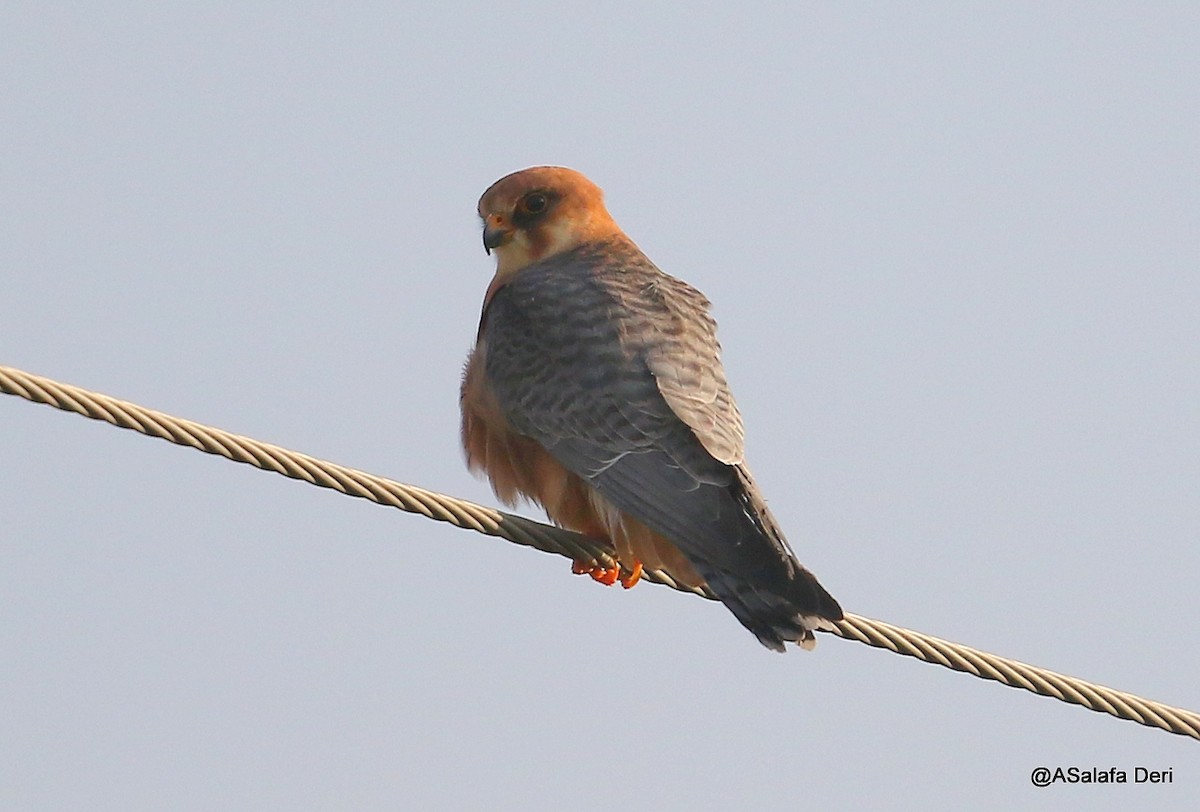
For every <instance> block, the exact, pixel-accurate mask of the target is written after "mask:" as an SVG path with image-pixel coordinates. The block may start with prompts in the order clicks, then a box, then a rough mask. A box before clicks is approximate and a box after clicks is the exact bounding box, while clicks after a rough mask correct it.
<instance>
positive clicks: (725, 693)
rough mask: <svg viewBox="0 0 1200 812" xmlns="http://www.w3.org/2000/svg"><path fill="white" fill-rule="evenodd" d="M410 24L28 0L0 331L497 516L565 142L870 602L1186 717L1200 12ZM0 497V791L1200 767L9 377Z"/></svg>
mask: <svg viewBox="0 0 1200 812" xmlns="http://www.w3.org/2000/svg"><path fill="white" fill-rule="evenodd" d="M411 5H412V7H405V6H404V4H376V5H370V4H359V5H357V6H356V7H355V8H354V9H353V10H342V11H332V10H330V9H329V8H328V7H325V6H321V5H316V4H314V5H312V6H309V7H300V6H298V5H296V4H277V5H267V4H260V5H258V6H256V7H255V8H254V9H248V8H246V7H245V6H244V5H240V4H229V5H227V6H224V7H218V6H215V5H211V4H210V5H209V6H206V7H205V8H198V7H194V6H193V7H177V6H175V5H174V4H171V7H170V8H167V7H166V6H164V7H162V8H148V7H145V6H141V5H135V4H129V5H122V4H110V5H109V6H108V7H106V8H105V7H101V6H99V5H98V4H97V5H94V7H92V8H91V9H90V10H81V9H78V8H76V9H74V10H72V9H69V8H64V7H60V6H51V5H49V4H34V3H12V4H6V5H5V7H4V9H3V10H0V30H3V31H4V32H5V33H4V34H3V37H2V39H0V122H2V124H3V126H0V190H2V192H0V301H3V303H4V307H3V311H2V312H0V363H3V364H9V365H13V366H17V367H20V368H23V369H27V370H29V371H32V372H36V373H39V374H44V375H47V376H50V377H53V378H58V379H60V380H64V381H68V382H71V383H75V384H78V385H81V386H86V387H90V388H94V389H97V390H100V391H103V392H107V393H109V394H112V395H115V396H118V397H121V398H123V399H127V400H132V401H135V402H138V403H140V404H143V405H146V406H149V407H152V408H157V409H161V410H163V411H167V412H171V413H174V414H178V415H181V416H184V417H188V418H191V419H195V420H199V421H202V422H208V423H211V424H214V425H218V426H221V427H222V428H226V429H229V430H231V431H235V432H238V433H242V434H248V435H251V436H254V437H257V438H260V439H263V440H267V441H270V442H275V443H278V444H281V445H285V446H288V447H292V448H296V449H299V450H303V451H305V452H307V453H311V454H315V455H318V456H323V457H327V458H330V459H333V460H336V461H338V462H341V463H344V464H347V465H351V466H354V467H357V468H361V469H365V470H369V471H372V472H375V473H379V474H383V475H386V476H390V477H393V478H395V479H399V480H401V481H405V482H410V483H413V484H417V485H421V486H423V487H427V488H432V489H436V490H442V491H446V492H449V493H453V494H456V495H460V496H464V497H467V498H472V499H475V500H477V501H481V502H485V503H488V504H494V499H493V498H492V497H491V494H490V492H489V491H488V488H487V486H486V485H485V484H484V483H481V482H478V481H476V480H474V479H472V478H471V477H470V476H469V475H468V474H467V472H466V471H465V468H464V466H463V464H462V460H461V455H460V452H459V449H458V413H457V387H458V380H459V374H460V371H461V364H462V361H463V359H464V357H465V354H466V352H467V349H468V348H469V346H470V344H471V341H472V338H473V336H474V330H475V325H476V320H477V317H478V309H479V303H480V301H481V298H482V295H483V291H484V289H485V287H486V285H487V282H488V279H489V278H490V275H491V264H490V261H489V260H488V258H487V257H485V256H484V254H483V251H482V247H481V245H480V240H479V233H478V224H477V222H476V219H475V215H474V206H475V203H476V200H477V198H478V196H479V194H480V192H482V191H483V189H484V188H486V186H487V185H488V184H490V183H491V182H492V181H493V180H495V179H496V178H498V177H500V176H501V175H503V174H506V173H507V172H510V171H512V170H515V169H519V168H521V167H524V166H528V165H531V164H539V163H558V164H566V165H569V166H572V167H575V168H577V169H579V170H581V171H583V172H585V173H586V174H588V175H589V176H590V177H592V178H593V179H594V180H595V181H596V182H597V183H599V184H600V185H601V186H603V187H604V188H605V190H606V191H607V194H608V202H609V206H610V209H611V210H612V212H613V214H614V216H615V217H616V219H617V221H618V222H619V223H621V224H622V225H623V226H624V228H625V230H626V231H627V232H628V233H629V234H630V235H631V236H632V237H633V238H634V239H635V240H636V241H637V242H638V243H639V244H640V245H641V246H642V248H643V249H644V250H645V251H646V252H647V253H648V254H649V255H650V257H651V258H652V259H654V260H655V262H657V263H658V264H659V265H660V267H662V268H663V269H664V270H665V271H667V272H669V273H672V274H675V275H677V276H681V277H683V278H685V279H687V280H688V281H689V282H691V283H693V284H694V285H696V286H697V287H699V288H700V289H702V290H703V291H705V293H707V294H708V296H709V297H710V298H711V299H712V300H713V301H714V303H715V314H716V316H717V318H718V321H719V323H720V325H721V332H720V336H721V339H722V342H723V344H724V347H725V361H726V368H727V371H728V373H729V377H730V380H731V383H732V385H733V387H734V391H735V393H736V394H737V397H738V400H739V403H740V405H741V408H742V412H743V414H744V416H745V419H746V424H747V445H748V458H749V461H750V464H751V465H752V466H753V468H754V470H755V473H756V476H757V478H758V480H759V484H760V485H761V486H762V488H763V490H764V492H765V494H766V495H767V497H768V498H769V499H770V501H771V507H772V510H773V511H774V512H775V514H776V515H777V517H778V518H779V520H780V521H781V522H782V523H783V526H784V528H785V529H786V531H787V533H788V535H789V538H790V539H791V541H792V544H793V546H794V547H795V548H796V550H797V552H798V554H799V557H800V558H801V560H802V561H804V563H805V564H806V565H808V566H809V567H810V568H811V569H812V570H813V571H814V572H815V573H816V574H817V575H818V577H819V578H820V579H821V581H822V583H823V584H825V586H827V587H828V588H829V590H830V591H831V592H832V593H833V594H834V595H835V596H836V597H837V598H838V599H839V600H840V601H841V602H842V604H843V606H844V607H845V608H846V609H847V610H848V611H852V612H855V613H858V614H864V615H868V616H872V617H877V618H880V619H883V620H887V621H889V622H893V623H897V624H900V625H904V626H908V627H911V628H915V629H919V630H921V631H925V632H928V633H931V634H936V635H938V636H941V637H946V638H949V639H952V640H957V641H960V642H963V643H967V644H970V645H973V646H976V647H979V648H983V649H986V650H989V651H994V652H996V653H1000V654H1004V655H1006V656H1010V657H1014V658H1017V659H1020V660H1024V661H1027V662H1031V663H1035V664H1038V665H1042V666H1045V667H1048V668H1052V669H1055V670H1058V671H1061V672H1064V673H1068V674H1073V675H1076V676H1080V677H1083V678H1086V679H1090V680H1093V681H1097V682H1101V683H1104V684H1107V685H1111V686H1113V687H1117V688H1120V689H1123V690H1127V691H1131V692H1133V693H1137V694H1141V695H1143V696H1147V697H1150V698H1153V699H1158V700H1161V701H1165V702H1169V703H1172V704H1177V705H1182V706H1184V707H1190V708H1193V709H1200V689H1198V688H1197V678H1196V675H1197V671H1198V668H1197V666H1200V656H1198V655H1197V649H1198V643H1200V640H1198V639H1197V632H1196V622H1195V618H1196V616H1197V614H1198V613H1200V602H1198V600H1197V592H1196V586H1195V582H1196V573H1197V571H1198V570H1200V544H1198V542H1200V375H1198V374H1197V368H1198V366H1200V318H1198V317H1197V313H1198V312H1200V275H1198V269H1200V236H1198V235H1200V228H1198V226H1200V149H1198V148H1197V147H1198V145H1200V109H1198V108H1200V89H1198V87H1197V85H1198V82H1197V77H1198V68H1200V50H1198V49H1197V46H1196V43H1197V42H1200V6H1196V5H1195V4H1186V3H1180V4H1155V5H1154V6H1150V5H1145V4H1127V5H1118V4H1077V5H1069V4H1055V6H1054V7H1049V5H1050V4H1042V3H1027V4H1017V3H1006V4H996V5H994V6H983V5H978V4H949V3H946V4H925V5H923V6H920V7H914V6H912V5H911V4H903V5H901V4H893V5H892V6H890V7H882V6H879V5H872V6H867V5H860V6H851V5H850V4H840V3H839V4H834V3H827V4H803V5H801V4H772V5H770V6H769V7H766V8H763V9H759V10H755V11H752V12H751V11H733V10H732V9H725V10H711V9H709V10H706V9H702V8H698V7H697V6H695V5H694V4H678V5H666V4H664V5H662V6H661V7H657V8H656V9H654V10H651V9H649V8H646V7H645V6H647V5H648V4H629V5H624V6H614V7H607V6H606V7H603V8H601V7H599V6H592V7H589V8H588V9H587V10H584V11H578V10H574V9H570V8H568V7H567V6H566V4H513V5H510V6H497V5H496V4H482V3H481V4H460V5H455V4H421V5H420V6H416V5H415V4H411ZM435 6H436V7H435ZM0 513H2V515H3V522H0V730H3V731H4V733H3V734H0V807H3V808H6V809H9V808H11V809H68V808H87V809H165V808H174V809H216V808H229V809H233V808H240V809H263V808H290V809H308V808H311V809H317V808H325V809H328V808H361V809H395V808H400V807H402V806H413V807H424V808H464V807H465V808H482V807H493V808H500V809H555V808H578V809H602V808H618V807H622V808H634V809H637V808H646V809H671V808H684V807H687V808H692V809H703V808H716V807H735V806H745V807H747V808H767V807H772V808H781V809H789V808H812V809H840V808H872V807H874V808H906V807H907V808H911V806H912V805H914V804H915V803H917V799H920V801H921V802H923V803H932V804H934V805H935V806H938V807H941V806H945V807H952V806H959V805H966V804H971V805H972V806H982V807H984V808H989V807H991V808H1028V809H1039V808H1046V809H1051V808H1053V809H1062V808H1072V807H1078V808H1091V809H1107V808H1111V809H1124V808H1127V807H1128V806H1129V805H1131V804H1136V805H1137V806H1138V807H1139V808H1151V809H1157V808H1162V809H1172V808H1175V809H1188V808H1194V804H1195V799H1196V798H1197V797H1198V794H1200V766H1197V764H1198V762H1197V755H1196V753H1197V750H1196V743H1195V742H1194V741H1190V740H1187V739H1183V738H1180V737H1175V736H1171V735H1168V734H1166V733H1163V732H1161V731H1156V730H1149V729H1145V728H1141V727H1139V726H1137V725H1134V724H1131V723H1128V722H1120V721H1117V720H1115V719H1113V718H1111V717H1107V716H1103V715H1100V714H1093V713H1088V712H1087V711H1084V710H1082V709H1079V708H1075V707H1069V706H1066V705H1063V704H1061V703H1058V702H1055V701H1053V700H1049V699H1043V698H1038V697H1034V696H1032V695H1028V694H1024V693H1022V692H1018V691H1013V690H1010V689H1006V688H1003V687H1000V686H997V685H995V684H991V683H985V682H983V681H980V680H977V679H973V678H970V677H967V676H964V675H960V674H953V673H950V672H948V671H945V670H943V669H938V668H934V667H931V666H927V665H923V664H920V663H917V662H915V661H912V660H907V659H904V658H900V657H897V656H895V655H891V654H888V653H885V652H880V651H876V650H872V649H868V648H867V647H865V646H861V645H857V644H853V643H848V642H844V641H841V640H837V639H834V638H830V637H822V638H821V640H820V645H819V646H818V648H817V650H816V651H815V652H814V653H811V654H806V653H804V652H800V651H792V652H789V653H788V654H787V655H785V656H778V655H773V654H770V653H769V652H766V651H765V650H763V649H761V648H760V647H759V646H758V644H757V643H756V642H755V641H754V639H753V637H752V636H750V635H749V634H747V633H746V632H745V631H744V630H743V629H742V628H740V627H739V626H738V625H737V623H736V622H735V621H734V620H733V619H732V618H731V617H730V616H728V614H727V613H726V612H724V611H723V610H722V609H721V608H720V607H718V606H715V605H712V604H710V603H708V602H705V601H700V600H696V599H693V598H689V597H687V596H683V595H679V594H677V593H674V592H672V591H670V590H667V589H663V588H660V587H655V586H653V585H644V586H639V587H638V588H636V589H634V590H632V591H629V592H625V591H623V590H605V589H604V588H602V587H599V586H596V585H594V584H592V583H590V582H588V581H586V579H581V578H574V577H571V575H570V574H569V566H570V565H569V563H568V562H567V561H566V560H564V559H559V558H554V557H550V556H546V555H543V554H540V553H536V552H533V551H530V550H526V549H522V548H517V547H514V546H512V545H508V544H506V543H504V542H501V541H497V540H494V539H488V538H485V537H482V536H478V535H475V534H470V533H466V532H463V531H460V530H455V529H453V528H450V527H446V526H442V525H438V524H435V523H432V522H429V521H425V520H422V519H420V518H417V517H413V516H407V515H403V514H400V513H398V512H396V511H388V510H384V509H381V508H378V507H374V506H371V505H369V504H367V503H364V502H361V501H358V500H351V499H346V498H344V497H340V496H336V495H331V494H329V493H327V492H322V491H318V490H316V489H313V488H311V487H306V486H303V485H301V484H298V483H294V482H289V481H287V480H284V479H282V478H280V477H277V476H271V475H267V474H265V473H262V472H256V471H253V470H251V469H249V468H246V467H244V466H237V465H232V464H230V463H227V462H224V461H221V460H218V459H215V458H212V457H206V456H204V455H201V454H198V453H195V452H192V451H187V450H184V449H181V448H178V447H173V446H170V445H168V444H166V443H162V442H152V441H149V440H146V439H144V438H139V437H137V436H134V435H132V434H130V433H128V432H122V431H118V430H116V429H114V428H112V427H108V426H104V425H101V424H98V423H93V422H91V421H86V420H83V419H80V418H78V417H72V416H69V415H65V414H62V413H59V412H56V411H54V410H51V409H48V408H45V407H35V406H33V405H31V404H29V403H27V402H23V401H20V400H18V399H15V398H7V397H6V398H0ZM528 513H529V515H533V516H537V517H539V518H540V513H538V512H537V511H533V510H530V511H528ZM1042 764H1044V765H1049V766H1058V765H1062V766H1070V765H1079V766H1084V767H1090V766H1097V767H1100V768H1108V767H1109V766H1117V767H1119V768H1122V769H1127V770H1129V771H1130V773H1131V777H1132V770H1133V768H1134V767H1135V766H1148V767H1151V768H1164V769H1165V768H1173V769H1174V783H1173V784H1172V785H1169V786H1158V787H1149V786H1134V785H1129V786H1124V787H1081V786H1074V787H1064V786H1055V787H1051V788H1048V789H1044V790H1037V789H1034V788H1033V787H1031V786H1030V782H1029V773H1030V771H1031V770H1032V769H1033V768H1034V767H1035V766H1037V765H1042Z"/></svg>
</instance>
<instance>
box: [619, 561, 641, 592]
mask: <svg viewBox="0 0 1200 812" xmlns="http://www.w3.org/2000/svg"><path fill="white" fill-rule="evenodd" d="M641 579H642V562H641V561H635V562H633V569H632V570H629V571H628V572H626V573H625V574H624V575H622V576H621V586H623V587H625V588H626V589H632V588H633V585H634V584H636V583H637V582H638V581H640V580H641Z"/></svg>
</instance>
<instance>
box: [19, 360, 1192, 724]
mask: <svg viewBox="0 0 1200 812" xmlns="http://www.w3.org/2000/svg"><path fill="white" fill-rule="evenodd" d="M0 392H4V393H5V394H9V395H16V396H18V397H22V398H25V399H26V400H30V401H33V402H34V403H42V404H45V405H48V406H54V407H55V408H57V409H62V410H63V411H67V412H74V413H76V414H81V415H83V416H84V417H90V418H92V419H94V420H102V421H104V422H107V423H111V424H113V425H114V426H119V427H121V428H125V429H132V430H134V431H137V432H140V433H142V434H145V435H148V436H150V437H158V438H160V439H163V440H169V441H171V442H172V443H176V444H178V445H184V446H190V447H192V448H195V449H198V450H200V451H204V452H206V453H208V454H217V455H219V456H222V457H226V458H228V459H230V460H233V461H235V462H242V463H246V464H248V465H253V466H255V467H256V468H261V469H263V470H264V471H274V472H275V473H277V474H283V475H284V476H286V477H290V478H292V479H299V480H303V481H305V482H309V483H311V484H313V485H318V486H320V487H322V488H332V489H333V490H336V491H341V492H342V493H344V494H347V495H349V496H357V497H359V498H362V499H369V500H370V501H372V502H376V503H378V504H381V505H386V506H390V507H396V508H400V509H401V510H404V511H407V512H409V513H419V514H420V515H422V516H425V517H427V518H430V519H435V520H437V521H442V522H449V523H450V524H453V525H456V526H458V527H463V528H466V529H469V530H475V531H476V532H479V533H484V534H487V535H490V536H498V537H500V538H503V539H507V540H508V541H511V542H514V543H516V544H521V545H524V546H527V547H533V548H534V549H537V550H542V551H543V552H547V553H555V554H558V555H562V556H566V557H567V558H570V559H573V560H575V561H578V562H581V563H585V564H588V565H589V566H593V565H602V566H604V567H614V566H616V564H617V562H616V560H615V559H614V557H613V553H614V551H613V549H612V547H611V546H610V545H609V544H608V543H606V542H604V541H600V540H597V539H593V538H588V537H586V536H581V535H579V534H577V533H572V532H570V531H567V530H562V529H560V528H556V527H551V526H549V525H546V524H542V523H541V522H535V521H533V520H531V519H526V518H523V517H521V516H517V515H514V514H511V513H505V512H503V511H499V510H495V509H493V508H489V507H484V506H482V505H477V504H474V503H472V502H467V501H464V500H462V499H456V498H454V497H451V496H446V495H444V494H440V493H435V492H433V491H427V490H425V489H423V488H417V487H414V486H412V485H405V484H402V483H400V482H394V481H392V480H389V479H384V478H382V477H377V476H374V475H372V474H368V473H366V472H364V471H358V470H356V469H354V468H347V467H346V466H344V465H338V464H336V463H332V462H326V461H325V460H320V459H317V458H315V457H310V456H308V455H307V454H301V453H299V452H296V451H290V450H288V449H285V448H281V447H279V446H276V445H271V444H269V443H263V442H260V441H258V440H254V439H251V438H249V437H242V436H240V435H237V434H231V433H230V432H227V431H222V430H221V429H216V428H212V427H211V426H205V425H203V424H200V423H195V422H193V421H191V420H184V419H181V418H178V417H172V416H171V415H168V414H164V413H162V412H157V411H154V410H152V409H146V408H144V407H142V406H138V405H136V404H133V403H128V402H125V401H121V400H117V399H116V398H112V397H109V396H107V395H102V394H99V393H97V392H90V391H88V390H86V389H81V388H79V387H76V386H71V385H69V384H63V383H59V382H57V381H53V380H51V379H49V378H43V377H41V376H39V375H32V374H30V373H28V372H23V371H21V370H19V369H13V368H12V367H6V366H0ZM642 577H643V578H645V579H646V580H649V581H653V582H656V583H660V584H664V585H666V586H669V587H672V588H674V589H677V590H679V591H681V592H690V593H693V594H696V595H699V596H701V597H703V598H707V599H709V600H716V596H715V595H713V594H712V592H710V591H709V590H708V589H707V588H703V587H702V588H692V587H687V586H684V585H681V584H679V583H676V582H675V581H674V580H673V579H672V578H671V577H670V575H668V574H667V573H665V572H663V571H661V570H652V571H646V572H644V573H643V575H642ZM833 634H836V635H837V636H839V637H842V638H844V639H846V640H856V641H858V642H860V643H866V644H867V645H869V646H873V647H875V648H881V649H887V650H888V651H894V652H896V653H897V654H903V655H905V656H907V657H915V658H917V659H919V660H923V661H925V662H927V663H933V664H935V665H941V666H944V667H946V668H950V669H952V670H954V671H961V672H963V673H965V674H973V675H974V676H976V677H980V678H981V679H987V680H994V681H996V682H999V683H1002V684H1004V685H1008V686H1010V687H1013V688H1021V689H1023V690H1026V691H1030V692H1032V693H1035V694H1038V695H1039V696H1048V697H1053V698H1054V699H1058V700H1060V701H1063V702H1067V703H1070V704H1073V705H1079V706H1081V707H1084V708H1088V709H1089V710H1093V711H1097V712H1100V713H1107V714H1110V715H1112V716H1116V717H1117V718H1119V719H1127V720H1129V721H1133V722H1137V723H1138V724H1142V725H1146V726H1148V727H1156V728H1160V729H1162V730H1166V731H1169V732H1171V733H1176V734H1179V735H1181V736H1190V737H1192V738H1194V739H1200V714H1198V713H1196V712H1194V711H1189V710H1185V709H1183V708H1175V707H1171V706H1170V705H1164V704H1162V703H1161V702H1154V701H1152V700H1149V699H1143V698H1142V697H1139V696H1136V695H1134V694H1130V693H1125V692H1124V691H1117V690H1114V689H1112V688H1107V687H1105V686H1103V685H1096V684H1094V683H1090V682H1085V681H1084V680H1081V679H1077V678H1075V677H1069V676H1066V675H1063V674H1058V673H1055V672H1053V671H1048V670H1046V669H1044V668H1038V667H1036V666H1032V665H1027V664H1025V663H1021V662H1017V661H1015V660H1010V659H1007V658H1005V657H1000V656H998V655H995V654H989V653H987V652H984V651H979V650H977V649H973V648H970V647H968V646H963V645H960V644H958V643H952V642H949V641H947V640H942V639H940V638H937V637H932V636H930V635H927V634H922V633H921V632H915V631H912V630H911V629H905V628H901V627H899V626H893V625H892V624H890V623H884V622H883V621H880V620H873V619H871V618H867V617H862V616H859V615H852V614H847V615H846V617H845V620H843V621H841V622H839V623H837V624H836V628H835V629H834V631H833Z"/></svg>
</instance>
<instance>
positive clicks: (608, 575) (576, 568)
mask: <svg viewBox="0 0 1200 812" xmlns="http://www.w3.org/2000/svg"><path fill="white" fill-rule="evenodd" d="M571 572H573V573H575V574H576V575H590V576H592V580H593V581H599V582H600V583H602V584H604V585H605V586H612V585H613V584H615V583H616V582H617V579H618V578H619V577H620V576H621V568H620V567H613V568H612V569H608V568H607V567H602V566H600V565H599V564H596V565H594V566H593V565H591V564H583V563H581V562H579V561H575V562H573V563H572V564H571Z"/></svg>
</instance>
